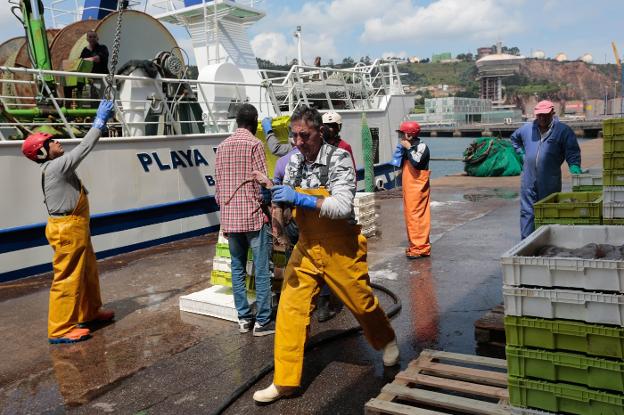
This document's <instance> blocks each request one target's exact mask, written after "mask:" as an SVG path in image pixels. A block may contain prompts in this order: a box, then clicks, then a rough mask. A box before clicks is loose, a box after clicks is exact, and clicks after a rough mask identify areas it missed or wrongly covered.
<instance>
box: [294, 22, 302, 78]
mask: <svg viewBox="0 0 624 415" xmlns="http://www.w3.org/2000/svg"><path fill="white" fill-rule="evenodd" d="M295 37H296V38H297V65H299V66H301V65H303V52H302V50H301V26H297V31H296V32H295ZM299 72H303V69H302V68H299Z"/></svg>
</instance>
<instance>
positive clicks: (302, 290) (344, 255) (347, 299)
mask: <svg viewBox="0 0 624 415" xmlns="http://www.w3.org/2000/svg"><path fill="white" fill-rule="evenodd" d="M297 191H298V192H301V193H305V194H309V195H314V196H322V197H327V196H329V193H328V192H327V190H325V189H324V188H319V189H301V188H297ZM293 216H294V217H295V220H296V222H297V225H298V226H299V235H300V236H299V241H298V242H297V244H296V245H295V247H294V248H293V252H292V256H291V257H290V261H289V262H288V265H287V267H286V270H285V273H284V283H283V285H282V294H281V297H280V302H279V307H278V310H277V325H276V333H275V378H274V380H273V382H274V383H275V384H276V385H278V386H299V384H300V383H301V374H302V372H303V350H304V346H305V342H306V338H307V333H308V327H309V325H310V314H311V313H312V311H313V310H314V307H315V303H316V296H317V295H318V293H319V291H320V285H321V284H322V283H323V281H325V283H326V284H327V285H328V286H329V288H330V289H331V290H332V292H334V293H335V294H336V296H337V297H338V298H340V300H341V301H342V302H343V303H344V304H345V306H346V307H347V308H348V309H349V310H351V312H352V313H353V315H354V316H355V318H356V319H357V320H358V322H359V323H360V325H361V326H362V329H363V331H364V336H366V339H367V340H368V342H369V343H370V344H371V345H372V346H373V347H374V348H375V349H377V350H379V349H381V348H383V347H384V346H386V345H387V344H388V343H389V342H390V341H392V340H393V339H394V337H395V335H394V330H393V329H392V327H391V326H390V321H389V320H388V317H387V316H386V314H385V313H384V311H383V310H382V309H381V306H380V305H379V300H378V299H377V297H375V295H374V294H373V290H372V288H371V286H370V280H369V277H368V264H367V263H366V254H367V247H366V238H365V237H364V236H362V235H361V234H360V228H359V226H357V225H351V224H349V222H348V221H347V220H333V219H327V218H320V217H319V212H318V211H315V210H304V209H302V208H296V209H294V210H293Z"/></svg>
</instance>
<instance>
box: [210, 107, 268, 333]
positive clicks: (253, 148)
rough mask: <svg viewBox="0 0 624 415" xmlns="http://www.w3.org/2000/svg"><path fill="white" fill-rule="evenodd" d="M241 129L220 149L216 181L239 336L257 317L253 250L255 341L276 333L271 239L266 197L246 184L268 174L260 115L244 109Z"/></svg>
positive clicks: (239, 121)
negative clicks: (249, 283) (249, 268)
mask: <svg viewBox="0 0 624 415" xmlns="http://www.w3.org/2000/svg"><path fill="white" fill-rule="evenodd" d="M236 123H237V124H238V128H237V129H236V131H235V132H234V134H232V135H231V136H230V137H228V138H226V139H225V140H224V141H223V142H222V143H221V144H219V146H218V147H217V160H216V166H215V181H216V194H215V197H216V199H217V203H218V204H219V206H220V207H221V229H222V230H223V233H224V234H225V235H227V238H228V245H229V247H230V256H231V259H232V290H233V292H234V304H235V305H236V310H237V312H238V324H239V331H240V332H241V333H247V332H249V331H250V330H251V327H252V319H253V315H252V313H251V308H250V306H249V302H248V301H247V288H246V286H245V279H246V270H245V268H246V267H245V266H246V264H247V252H248V250H249V248H250V247H251V251H252V254H253V261H254V266H255V271H256V273H255V277H256V309H257V314H256V317H255V320H256V323H255V325H254V326H253V335H254V336H266V335H269V334H273V333H274V332H275V322H273V321H271V314H272V313H271V311H272V310H271V275H270V273H269V253H270V249H271V240H270V238H271V236H270V230H269V225H268V219H267V217H266V216H265V214H264V212H263V210H262V203H263V197H262V193H261V188H260V185H258V183H256V182H249V183H245V184H243V183H244V182H245V181H246V180H248V179H250V178H251V173H252V172H253V171H259V172H261V173H264V174H265V175H266V174H267V167H266V157H265V154H264V146H263V144H262V142H261V141H260V140H258V139H257V138H256V137H255V136H254V135H255V133H256V130H257V129H258V111H257V110H256V109H255V108H254V107H253V106H252V105H250V104H243V105H242V106H241V108H240V109H239V111H238V114H237V115H236Z"/></svg>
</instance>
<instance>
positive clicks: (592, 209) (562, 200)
mask: <svg viewBox="0 0 624 415" xmlns="http://www.w3.org/2000/svg"><path fill="white" fill-rule="evenodd" d="M569 199H572V200H575V201H574V202H572V201H566V200H569ZM533 210H534V212H535V219H536V220H540V221H543V220H544V219H561V218H586V219H589V218H593V219H600V218H601V217H602V192H560V193H553V194H551V195H550V196H547V197H545V198H543V199H542V200H540V201H539V202H537V203H535V204H534V205H533Z"/></svg>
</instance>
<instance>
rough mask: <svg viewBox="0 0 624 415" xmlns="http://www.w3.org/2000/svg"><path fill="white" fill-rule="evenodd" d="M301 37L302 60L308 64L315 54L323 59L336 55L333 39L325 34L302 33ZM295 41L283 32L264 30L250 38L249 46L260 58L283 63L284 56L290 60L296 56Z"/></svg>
mask: <svg viewBox="0 0 624 415" xmlns="http://www.w3.org/2000/svg"><path fill="white" fill-rule="evenodd" d="M302 39H303V42H302V52H303V61H304V63H306V64H308V65H312V64H313V62H314V57H315V56H322V57H323V58H324V59H329V58H332V57H336V56H338V51H337V49H336V45H335V44H334V40H333V38H332V37H331V36H329V35H327V34H317V33H314V34H306V33H304V34H303V36H302ZM296 42H297V39H296V38H295V37H294V36H293V37H290V38H287V37H286V36H285V35H284V34H283V33H277V32H264V33H260V34H258V35H256V36H255V37H254V38H253V39H252V40H251V48H252V49H253V51H254V53H255V54H256V56H257V57H259V58H261V59H267V60H270V61H271V62H274V63H285V62H284V61H285V59H286V58H288V60H289V61H290V60H292V59H294V58H296V57H297V43H296Z"/></svg>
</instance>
